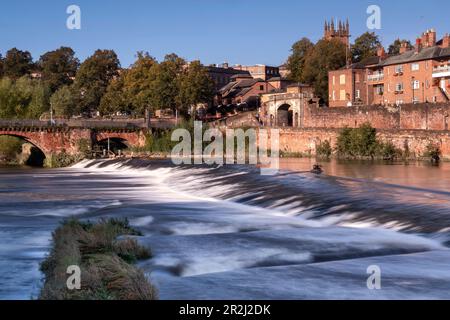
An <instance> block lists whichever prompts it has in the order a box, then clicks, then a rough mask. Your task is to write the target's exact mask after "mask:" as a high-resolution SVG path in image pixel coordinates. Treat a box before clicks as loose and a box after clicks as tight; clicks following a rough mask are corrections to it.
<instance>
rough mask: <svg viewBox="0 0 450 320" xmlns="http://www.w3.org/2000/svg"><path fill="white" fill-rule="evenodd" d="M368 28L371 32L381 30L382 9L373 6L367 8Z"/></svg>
mask: <svg viewBox="0 0 450 320" xmlns="http://www.w3.org/2000/svg"><path fill="white" fill-rule="evenodd" d="M367 14H368V15H369V17H368V18H367V28H368V29H369V30H380V29H381V8H380V7H379V6H377V5H371V6H369V7H368V8H367Z"/></svg>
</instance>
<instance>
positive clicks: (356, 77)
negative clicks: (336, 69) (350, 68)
mask: <svg viewBox="0 0 450 320" xmlns="http://www.w3.org/2000/svg"><path fill="white" fill-rule="evenodd" d="M360 81H361V76H360V75H359V74H358V73H357V74H355V82H356V83H359V82H360Z"/></svg>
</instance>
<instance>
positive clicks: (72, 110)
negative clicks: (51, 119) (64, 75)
mask: <svg viewBox="0 0 450 320" xmlns="http://www.w3.org/2000/svg"><path fill="white" fill-rule="evenodd" d="M78 101H79V97H78V95H77V94H76V92H75V91H74V89H73V88H72V87H70V86H67V85H65V86H62V87H61V88H59V89H58V91H56V92H55V93H54V94H53V95H52V96H51V98H50V104H51V106H52V108H53V111H54V113H55V115H56V116H63V117H71V116H73V115H76V114H77V109H78Z"/></svg>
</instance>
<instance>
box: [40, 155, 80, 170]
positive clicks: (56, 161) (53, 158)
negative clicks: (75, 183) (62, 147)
mask: <svg viewBox="0 0 450 320" xmlns="http://www.w3.org/2000/svg"><path fill="white" fill-rule="evenodd" d="M84 158H85V156H84V155H83V154H77V155H70V154H68V153H66V152H64V151H63V152H60V153H54V154H52V155H50V156H49V157H47V158H46V159H45V167H47V168H65V167H70V166H71V165H73V164H75V163H77V162H80V161H81V160H83V159H84Z"/></svg>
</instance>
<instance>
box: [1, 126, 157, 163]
mask: <svg viewBox="0 0 450 320" xmlns="http://www.w3.org/2000/svg"><path fill="white" fill-rule="evenodd" d="M151 130H152V129H151V128H148V127H147V128H146V127H145V126H142V125H137V124H136V123H130V122H117V121H114V122H104V121H96V122H94V121H88V122H86V121H84V122H83V123H80V122H78V123H76V122H75V123H64V124H63V123H52V124H50V123H49V122H47V121H34V120H23V121H3V120H2V121H0V136H12V137H18V138H21V139H23V140H24V141H26V142H28V143H30V144H32V145H34V146H35V147H36V148H38V149H39V150H41V151H42V152H43V153H44V155H45V156H46V157H48V156H51V155H52V154H58V153H61V152H65V153H67V154H70V155H76V154H77V153H79V152H80V150H81V149H82V148H83V147H86V146H88V147H90V148H91V149H92V148H93V147H94V146H95V145H99V144H102V143H103V144H107V141H108V140H109V141H110V142H111V141H113V142H116V143H121V144H123V145H125V146H127V147H144V146H145V144H146V136H147V134H148V133H151Z"/></svg>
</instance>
